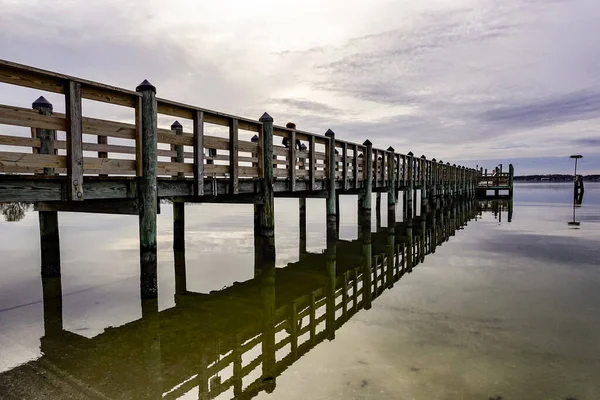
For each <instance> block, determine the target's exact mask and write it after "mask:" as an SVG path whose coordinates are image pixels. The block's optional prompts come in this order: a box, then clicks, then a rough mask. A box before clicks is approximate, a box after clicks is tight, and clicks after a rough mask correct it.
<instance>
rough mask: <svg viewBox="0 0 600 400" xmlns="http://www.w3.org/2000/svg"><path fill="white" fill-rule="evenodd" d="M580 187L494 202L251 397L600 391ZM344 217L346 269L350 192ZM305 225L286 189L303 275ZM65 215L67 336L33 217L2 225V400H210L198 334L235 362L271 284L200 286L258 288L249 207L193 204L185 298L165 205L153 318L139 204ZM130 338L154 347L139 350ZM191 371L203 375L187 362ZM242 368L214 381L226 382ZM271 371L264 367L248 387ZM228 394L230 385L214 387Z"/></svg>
mask: <svg viewBox="0 0 600 400" xmlns="http://www.w3.org/2000/svg"><path fill="white" fill-rule="evenodd" d="M571 196H572V186H571V185H570V184H546V185H540V184H520V185H517V187H516V188H515V201H514V213H513V217H512V221H511V222H510V223H509V222H508V220H507V219H508V218H507V217H508V215H507V213H506V211H504V212H502V213H501V214H500V215H501V220H500V218H498V216H497V215H494V213H492V212H483V213H482V214H481V216H480V217H478V218H477V220H472V221H470V222H469V223H468V225H467V226H466V227H465V228H464V229H461V230H458V231H457V232H456V233H455V235H454V236H452V237H450V239H449V241H448V242H446V243H444V244H443V246H440V247H438V248H437V249H436V251H435V253H434V254H430V255H427V256H426V257H425V259H424V261H423V262H422V263H421V264H419V265H418V266H416V267H415V269H414V271H413V272H412V273H411V274H407V275H405V276H403V277H402V279H401V280H400V281H398V282H397V283H396V284H395V285H394V287H393V288H392V289H390V290H385V291H384V292H383V293H382V294H381V295H380V296H379V297H377V298H376V299H374V300H373V304H372V308H371V309H370V310H364V309H362V310H360V311H358V312H357V313H356V314H355V315H354V316H353V317H351V318H349V319H348V321H347V322H345V323H344V324H343V326H341V327H340V328H339V329H337V330H336V331H335V332H334V333H335V339H334V340H322V341H320V343H318V344H317V345H316V346H314V348H312V349H311V350H309V351H308V352H306V354H304V355H301V356H299V357H298V359H297V360H296V361H295V362H293V363H291V364H290V365H289V366H287V369H286V370H285V371H283V372H282V373H281V374H280V375H278V376H277V378H276V382H272V383H271V384H272V385H273V386H275V390H274V391H273V392H272V393H267V392H266V391H265V390H261V391H258V392H257V393H248V394H247V396H246V397H252V396H254V395H256V398H259V399H262V398H265V399H268V398H271V399H427V400H431V399H440V400H444V399H483V400H489V399H494V400H496V399H502V400H511V399H556V400H564V399H578V400H597V399H600V340H599V338H600V246H599V239H600V185H598V184H591V183H586V193H585V196H584V199H583V206H582V207H581V208H578V209H576V216H575V218H576V220H577V221H580V223H581V224H580V226H579V229H573V227H572V226H569V225H568V224H567V222H568V221H571V220H572V219H573V208H572V206H571V204H570V202H571V199H572V197H571ZM383 200H384V202H385V196H384V199H383ZM383 204H385V203H383ZM307 205H308V210H307V216H308V227H307V231H308V235H307V237H308V241H307V247H308V251H309V252H313V253H322V252H323V251H324V249H325V202H324V200H316V199H315V200H313V199H309V200H307ZM382 208H383V209H385V207H382ZM341 216H342V221H341V227H340V237H341V239H344V240H346V244H345V245H342V244H338V260H337V268H338V270H340V269H343V268H346V267H348V268H350V266H346V265H342V264H343V263H345V262H346V261H345V260H346V258H344V257H341V256H340V253H339V251H340V250H339V249H340V248H350V249H351V247H347V246H348V245H347V243H348V241H352V240H355V239H356V238H357V226H356V224H357V217H356V197H354V196H342V200H341ZM297 220H298V206H297V200H292V199H277V201H276V223H275V227H276V247H277V263H276V264H277V267H278V268H279V269H281V268H283V269H285V268H286V267H287V268H290V271H292V266H288V264H290V263H296V262H297V261H298V259H299V251H298V225H297ZM382 220H383V221H386V216H385V210H384V215H383V218H382ZM59 221H60V235H61V257H62V293H63V298H62V326H63V329H64V330H65V331H67V333H65V334H63V335H62V336H61V337H62V339H61V340H52V338H51V337H50V335H46V336H45V332H44V303H43V301H42V283H41V279H40V276H39V251H40V249H39V247H40V244H39V233H38V221H37V214H36V213H35V212H29V213H27V214H26V216H25V218H24V219H23V220H22V221H20V222H18V223H8V222H0V254H1V255H2V256H1V258H0V272H1V274H2V275H1V276H2V279H1V280H0V398H2V399H4V398H161V397H162V398H178V397H180V398H185V399H197V398H205V397H202V396H204V395H203V394H202V393H203V391H202V390H203V389H202V388H199V387H198V386H199V384H197V383H194V382H196V380H198V382H199V381H200V377H202V376H203V375H202V374H203V373H205V371H206V368H202V367H201V365H202V363H203V362H206V363H207V365H208V364H210V363H211V362H213V361H211V360H205V359H204V358H202V356H200V355H199V354H203V350H202V346H203V343H206V346H209V345H210V346H212V347H211V348H213V347H214V346H215V343H216V346H222V347H223V348H222V349H221V350H219V349H217V353H219V351H221V352H222V354H221V356H220V357H222V358H226V357H227V356H228V354H227V345H226V343H225V342H226V341H227V340H226V339H224V337H225V336H227V332H228V331H229V330H232V329H237V328H236V327H239V326H240V325H241V324H244V323H246V322H247V320H248V321H251V322H252V318H253V317H252V315H251V310H252V308H251V307H252V306H253V305H254V306H255V307H257V308H260V303H261V298H264V296H265V292H264V290H263V289H260V288H262V287H264V286H261V285H262V284H258V283H257V284H256V285H255V286H256V287H257V288H258V289H257V291H256V292H255V293H254V292H252V290H254V289H248V291H246V292H244V293H245V294H244V296H241V297H240V298H234V297H235V296H230V295H222V296H221V295H214V294H213V295H211V296H212V297H209V296H206V295H205V296H201V295H200V294H202V293H204V294H207V293H210V292H211V291H219V290H221V289H223V288H229V289H226V290H225V291H224V292H223V293H234V291H233V290H232V289H233V288H231V286H232V285H233V284H234V282H246V284H245V285H247V286H244V285H241V286H240V287H242V288H245V287H250V286H251V283H248V282H247V281H249V280H251V279H252V278H253V277H254V274H255V272H254V250H253V249H254V240H253V229H252V226H253V215H252V206H238V205H209V204H205V205H190V206H188V207H187V208H186V254H185V259H186V264H187V268H186V270H187V290H188V291H190V292H194V293H197V295H194V296H197V298H198V299H199V300H198V301H199V302H200V303H201V306H195V305H193V304H191V305H190V304H188V303H186V304H184V305H183V306H179V305H178V306H177V307H175V302H176V299H177V298H178V297H177V296H175V276H174V275H175V274H174V261H173V259H174V257H173V251H172V237H173V232H172V220H171V209H170V207H169V206H168V205H163V207H162V214H161V215H159V226H158V232H159V238H158V239H159V254H158V257H159V294H160V298H159V301H158V309H159V310H160V313H159V314H158V315H153V316H152V317H150V318H146V317H145V318H143V319H142V320H140V318H142V307H140V300H139V295H138V294H139V281H138V270H139V266H138V251H139V249H138V243H137V239H138V233H137V223H138V222H137V217H135V216H133V217H132V216H109V215H102V216H101V215H92V214H67V213H62V214H60V215H59ZM384 226H385V222H384ZM373 231H375V226H373ZM344 246H346V247H344ZM356 246H358V247H360V246H359V245H356ZM358 251H360V249H358ZM350 253H351V251H349V254H350ZM324 258H325V255H323V256H322V257H321V259H324ZM347 259H348V260H349V259H350V258H349V256H348V258H347ZM315 260H320V259H318V258H315ZM318 262H319V263H320V261H318ZM318 262H317V261H315V262H314V263H315V265H316V264H317V263H318ZM305 263H306V262H305ZM318 268H321V267H320V264H319V267H318ZM318 268H317V266H315V268H313V269H315V270H317V269H318ZM321 272H322V271H318V270H317V272H314V271H313V272H311V268H309V269H308V270H306V271H305V272H303V273H300V274H299V275H295V276H296V278H294V279H297V282H299V283H298V285H297V286H298V290H297V291H298V293H295V294H293V293H280V292H278V293H277V302H278V306H279V302H280V299H282V300H281V301H283V299H284V297H285V296H287V295H288V294H289V296H292V297H293V296H296V297H300V296H302V295H303V294H305V293H302V287H305V286H306V287H307V288H308V289H307V290H308V292H307V293H310V291H311V290H313V289H311V287H312V286H310V285H309V283H307V282H313V283H314V282H317V283H315V284H320V285H321V286H323V285H324V284H326V283H323V282H326V280H327V279H326V275H324V274H323V273H321ZM290 273H291V272H290ZM311 274H312V275H311ZM280 276H282V278H281V279H282V280H283V279H287V278H284V276H285V275H282V274H281V273H280V272H278V275H277V278H279V277H280ZM323 276H325V278H323ZM323 279H325V281H323ZM254 281H257V282H258V281H259V279H256V280H254ZM319 282H320V283H319ZM311 284H312V283H311ZM228 290H229V291H228ZM261 290H263V291H261ZM252 293H254V294H255V296H253V295H252ZM219 296H220V297H219ZM228 296H229V297H228ZM261 296H262V297H261ZM185 297H186V298H187V299H190V298H192V299H194V297H193V296H191V295H190V296H185ZM224 297H227V299H225V300H223V298H224ZM214 299H216V300H214ZM217 300H218V301H217ZM186 301H191V300H186ZM193 301H195V300H193ZM227 301H232V302H237V303H235V304H238V303H240V304H244V307H247V309H248V310H250V311H248V312H247V313H246V314H248V313H250V314H248V315H246V314H244V312H242V313H240V314H239V315H238V314H236V312H235V311H234V310H233V309H228V308H227V307H223V306H222V305H223V304H229V303H227ZM254 303H256V304H254ZM232 304H233V303H232ZM182 307H183V308H182ZM185 307H190V308H189V309H186V308H185ZM193 307H199V308H193ZM180 309H182V310H183V311H182V312H180V311H179V310H180ZM176 312H179V314H180V315H179V314H178V315H179V316H177V317H176V316H175V314H176ZM340 312H341V311H340ZM199 316H200V317H199ZM317 317H318V316H317ZM307 318H308V317H307ZM138 320H140V321H138ZM251 322H248V323H251ZM228 324H229V325H228ZM236 324H237V325H236ZM323 325H324V324H323ZM157 326H160V328H157ZM303 326H306V325H305V324H304V325H300V326H299V328H300V329H301V328H302V327H303ZM153 329H154V330H156V329H159V330H160V332H161V335H162V336H161V341H160V342H159V343H158V344H157V343H156V341H155V342H150V343H146V342H147V341H148V338H154V336H156V335H154V336H153V335H152V332H155V331H153ZM291 329H292V328H290V327H289V326H286V330H285V331H287V332H288V333H289V332H290V331H291ZM174 338H175V339H174ZM221 338H223V339H221ZM94 339H95V341H94ZM144 343H145V344H144ZM167 343H176V344H177V346H179V347H177V346H175V345H173V346H175V348H174V347H173V346H171V347H168V345H167ZM136 346H139V347H140V348H141V349H143V350H140V352H141V353H140V352H138V353H139V354H138V353H136V354H138V355H140V354H141V356H140V357H139V358H135V359H134V358H131V357H132V356H131V354H132V352H131V348H134V347H136ZM163 346H164V347H163ZM289 346H290V345H289V344H288V345H287V346H286V347H285V348H283V349H282V350H281V351H279V352H278V354H277V360H280V359H282V357H285V350H286V349H289ZM148 349H151V351H150V350H148ZM282 351H283V352H284V353H283V354H282V355H281V354H279V353H281V352H282ZM287 351H288V352H289V350H287ZM217 353H215V354H217ZM258 355H260V344H259V346H258V349H257V348H254V349H252V350H251V351H249V352H248V353H247V354H244V355H243V357H242V358H243V365H247V364H248V363H250V362H251V361H252V359H253V357H256V356H258ZM156 365H158V366H160V365H163V366H164V365H170V367H169V368H166V367H163V368H162V369H161V367H158V368H155V367H153V366H156ZM190 365H191V367H190ZM195 366H197V367H195ZM189 368H191V370H192V371H194V368H195V369H196V370H195V372H194V373H193V374H192V373H189V372H183V371H189V370H190V369H189ZM77 371H79V372H81V373H79V374H78V373H76V372H77ZM179 372H181V376H177V374H178V373H179ZM233 373H234V371H232V370H231V369H229V370H227V371H221V372H220V374H219V376H218V377H217V376H208V377H206V378H207V379H209V381H210V387H218V386H219V384H223V383H225V382H227V379H228V378H229V377H230V376H231V375H232V374H233ZM186 374H187V375H186ZM260 375H261V374H260V367H259V368H258V369H257V370H255V371H254V375H252V374H250V375H249V378H248V379H249V380H248V382H252V380H253V379H256V378H257V377H260ZM86 376H87V377H89V380H88V381H86V380H85V379H84V378H83V377H86ZM188 380H189V381H188ZM186 381H188V383H187V384H185V382H186ZM128 382H129V383H128ZM173 382H176V383H177V384H173ZM181 384H183V385H181ZM157 385H159V386H160V387H159V388H158V389H156V387H157ZM178 385H181V386H178ZM186 385H187V386H186ZM244 385H246V381H244ZM119 387H122V388H124V389H122V390H120V391H119V390H117V392H116V393H117V394H115V391H114V390H115V388H119ZM271 389H272V387H271ZM268 391H270V390H268ZM106 393H110V395H107V394H106ZM149 393H151V394H149ZM232 397H234V395H233V389H229V390H227V391H226V392H224V393H222V394H221V395H220V396H219V397H217V398H232Z"/></svg>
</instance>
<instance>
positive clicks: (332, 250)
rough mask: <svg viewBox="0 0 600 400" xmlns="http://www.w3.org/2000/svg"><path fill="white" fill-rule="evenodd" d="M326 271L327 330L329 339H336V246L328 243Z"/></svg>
mask: <svg viewBox="0 0 600 400" xmlns="http://www.w3.org/2000/svg"><path fill="white" fill-rule="evenodd" d="M325 269H326V270H327V291H326V296H327V300H326V305H325V313H326V314H327V316H326V319H325V321H326V322H325V329H326V330H327V338H328V339H329V340H333V339H335V328H336V326H335V291H336V286H335V285H336V244H335V242H333V243H328V245H327V250H326V260H325Z"/></svg>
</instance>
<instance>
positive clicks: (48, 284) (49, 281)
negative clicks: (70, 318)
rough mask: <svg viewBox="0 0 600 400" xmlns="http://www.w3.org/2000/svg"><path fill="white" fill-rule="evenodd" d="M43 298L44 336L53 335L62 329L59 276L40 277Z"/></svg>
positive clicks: (60, 283)
mask: <svg viewBox="0 0 600 400" xmlns="http://www.w3.org/2000/svg"><path fill="white" fill-rule="evenodd" d="M42 297H43V300H44V336H45V337H48V336H53V335H57V334H59V333H60V332H61V331H62V330H63V315H62V309H63V302H62V282H61V278H60V276H55V277H42Z"/></svg>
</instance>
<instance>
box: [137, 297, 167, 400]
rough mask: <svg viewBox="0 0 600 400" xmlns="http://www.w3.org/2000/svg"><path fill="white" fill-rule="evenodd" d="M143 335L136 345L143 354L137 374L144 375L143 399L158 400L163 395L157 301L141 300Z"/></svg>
mask: <svg viewBox="0 0 600 400" xmlns="http://www.w3.org/2000/svg"><path fill="white" fill-rule="evenodd" d="M141 306H142V321H143V323H144V330H143V334H142V335H141V337H140V341H139V342H138V343H137V344H138V346H140V349H141V352H142V354H143V356H142V360H144V363H143V364H142V365H140V366H139V367H140V368H139V370H140V371H139V372H142V373H144V374H145V376H144V381H145V382H147V384H146V385H145V386H144V388H145V390H144V391H145V393H144V398H148V399H160V398H162V393H163V382H162V359H161V358H162V356H161V346H160V317H159V313H158V299H143V300H142V304H141Z"/></svg>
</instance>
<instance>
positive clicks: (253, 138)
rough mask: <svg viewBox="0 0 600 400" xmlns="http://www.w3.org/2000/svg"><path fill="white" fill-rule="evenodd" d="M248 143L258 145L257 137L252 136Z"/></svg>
mask: <svg viewBox="0 0 600 400" xmlns="http://www.w3.org/2000/svg"><path fill="white" fill-rule="evenodd" d="M250 141H251V142H252V143H258V135H254V136H252V138H251V139H250Z"/></svg>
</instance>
